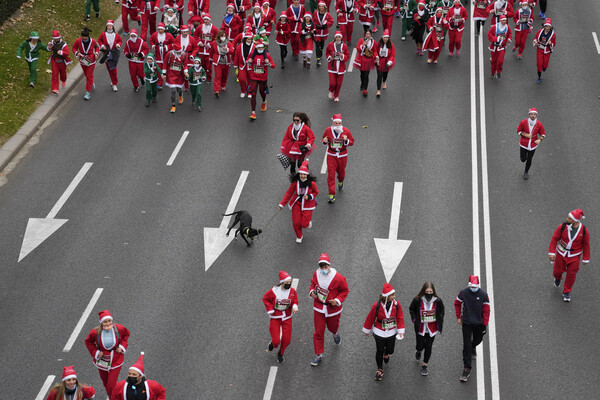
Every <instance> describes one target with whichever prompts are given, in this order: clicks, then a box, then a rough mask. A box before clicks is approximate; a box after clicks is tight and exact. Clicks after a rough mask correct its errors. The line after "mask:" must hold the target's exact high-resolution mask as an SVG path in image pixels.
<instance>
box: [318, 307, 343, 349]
mask: <svg viewBox="0 0 600 400" xmlns="http://www.w3.org/2000/svg"><path fill="white" fill-rule="evenodd" d="M314 314H315V333H313V344H314V346H315V354H322V353H323V352H324V351H325V327H327V329H329V332H331V333H333V334H334V335H335V334H336V333H337V332H338V329H339V327H340V315H342V314H337V315H334V316H332V317H327V318H325V314H323V313H320V312H318V311H314Z"/></svg>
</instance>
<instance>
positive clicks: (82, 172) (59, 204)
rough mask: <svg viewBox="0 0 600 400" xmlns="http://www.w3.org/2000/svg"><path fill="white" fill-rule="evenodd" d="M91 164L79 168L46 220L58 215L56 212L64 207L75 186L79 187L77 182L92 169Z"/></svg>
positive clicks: (87, 163)
mask: <svg viewBox="0 0 600 400" xmlns="http://www.w3.org/2000/svg"><path fill="white" fill-rule="evenodd" d="M93 164H94V163H91V162H86V163H85V164H83V167H81V169H80V170H79V172H78V173H77V175H75V178H73V180H72V181H71V183H70V184H69V186H68V187H67V190H65V192H64V193H63V194H62V196H60V199H58V201H57V202H56V204H55V205H54V207H52V210H50V212H49V213H48V216H47V217H46V218H55V217H56V214H58V212H59V211H60V209H61V208H62V206H64V205H65V203H66V202H67V200H68V199H69V196H71V194H73V191H74V190H75V188H76V187H77V185H79V182H81V180H82V179H83V177H84V176H85V174H87V172H88V171H89V170H90V168H92V165H93Z"/></svg>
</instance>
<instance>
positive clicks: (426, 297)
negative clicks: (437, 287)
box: [425, 293, 433, 301]
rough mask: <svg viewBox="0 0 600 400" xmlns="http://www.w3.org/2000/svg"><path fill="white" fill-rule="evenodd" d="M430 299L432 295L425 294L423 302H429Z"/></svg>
mask: <svg viewBox="0 0 600 400" xmlns="http://www.w3.org/2000/svg"><path fill="white" fill-rule="evenodd" d="M431 299H433V294H427V293H425V300H427V301H431Z"/></svg>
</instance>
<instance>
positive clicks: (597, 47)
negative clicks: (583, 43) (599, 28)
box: [592, 32, 600, 54]
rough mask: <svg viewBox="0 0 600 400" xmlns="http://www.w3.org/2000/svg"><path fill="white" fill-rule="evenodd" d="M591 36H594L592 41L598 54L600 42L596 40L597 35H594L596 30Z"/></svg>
mask: <svg viewBox="0 0 600 400" xmlns="http://www.w3.org/2000/svg"><path fill="white" fill-rule="evenodd" d="M592 36H593V37H594V43H596V50H598V54H600V42H598V35H596V32H592Z"/></svg>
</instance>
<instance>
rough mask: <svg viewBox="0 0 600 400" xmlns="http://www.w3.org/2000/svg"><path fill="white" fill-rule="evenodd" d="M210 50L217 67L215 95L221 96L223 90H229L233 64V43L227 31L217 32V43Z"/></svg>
mask: <svg viewBox="0 0 600 400" xmlns="http://www.w3.org/2000/svg"><path fill="white" fill-rule="evenodd" d="M210 50H211V55H212V59H213V66H214V68H215V81H214V83H213V86H214V90H215V97H219V94H220V93H221V90H227V78H228V77H229V67H230V66H231V64H233V44H232V43H231V42H230V41H229V39H228V38H227V33H226V32H225V31H219V33H217V37H216V39H215V43H214V45H213V46H212V47H211V49H210Z"/></svg>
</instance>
